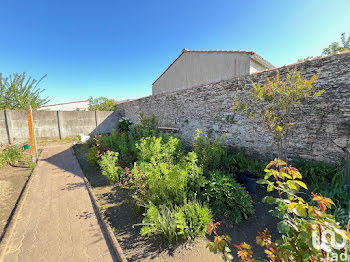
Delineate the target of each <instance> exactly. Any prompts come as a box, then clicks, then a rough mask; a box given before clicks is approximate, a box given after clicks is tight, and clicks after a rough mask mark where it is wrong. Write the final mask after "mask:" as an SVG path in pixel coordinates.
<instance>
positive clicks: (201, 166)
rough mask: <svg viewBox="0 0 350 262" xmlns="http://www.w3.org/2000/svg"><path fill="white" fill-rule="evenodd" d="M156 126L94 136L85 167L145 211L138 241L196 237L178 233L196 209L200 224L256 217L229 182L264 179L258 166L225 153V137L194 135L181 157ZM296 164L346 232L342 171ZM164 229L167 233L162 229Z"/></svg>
mask: <svg viewBox="0 0 350 262" xmlns="http://www.w3.org/2000/svg"><path fill="white" fill-rule="evenodd" d="M157 124H158V122H157V120H156V118H155V117H154V116H152V117H150V118H146V117H144V116H143V115H141V124H139V125H132V124H131V123H130V122H129V121H128V120H126V119H124V120H122V121H121V123H120V125H119V130H121V131H122V132H112V133H111V134H110V135H98V136H95V137H94V138H92V139H91V140H90V141H89V145H90V146H91V149H90V152H89V154H88V158H89V159H90V161H91V162H92V163H95V164H96V165H99V166H100V168H101V170H102V173H103V175H105V176H106V177H107V178H108V179H109V181H110V182H111V183H119V184H120V185H122V186H123V187H126V188H128V189H129V190H130V192H131V194H132V195H133V197H134V199H135V201H136V203H137V205H139V206H141V207H143V208H145V211H146V212H145V218H144V221H143V229H142V230H141V233H142V234H143V235H145V236H150V235H162V236H163V237H164V238H166V239H167V240H168V241H169V242H173V241H178V240H180V239H182V240H185V239H188V238H193V236H194V235H197V236H199V235H201V234H202V233H203V232H204V231H205V228H203V230H204V231H201V232H199V231H198V230H197V229H194V228H193V227H191V226H189V227H188V228H187V230H185V231H184V232H187V233H183V232H182V231H183V230H181V228H182V226H180V224H179V223H180V222H179V221H180V220H178V219H179V217H181V216H183V217H184V220H183V221H187V222H188V223H190V222H189V221H192V218H191V217H189V215H188V214H195V213H193V212H194V211H193V212H185V211H184V210H187V209H191V210H192V209H193V210H197V211H196V212H199V211H198V205H199V206H201V208H202V209H201V210H209V212H206V211H203V212H204V213H205V212H206V214H207V216H203V217H211V214H213V215H214V216H215V217H216V218H226V219H229V220H230V221H232V222H234V223H237V224H238V223H240V222H241V221H242V219H246V218H247V217H248V216H249V215H251V214H252V213H253V212H254V209H253V207H252V204H251V197H250V195H249V194H247V193H246V192H245V191H244V190H243V189H242V187H241V186H240V185H239V184H237V183H236V182H235V180H234V179H233V178H235V177H237V176H239V174H241V173H242V172H244V171H249V172H253V173H256V174H257V175H262V174H263V173H264V165H263V164H262V163H261V162H258V161H253V160H249V159H247V158H246V157H244V156H243V155H242V154H235V153H231V152H230V150H229V149H228V148H226V147H225V143H224V142H225V141H224V140H225V137H224V136H223V137H220V138H218V139H210V138H209V137H208V136H206V135H203V134H202V133H201V131H198V132H197V134H196V136H195V142H194V145H193V152H189V153H185V151H184V146H183V144H182V142H181V140H180V139H178V138H176V137H174V136H172V135H165V134H161V133H160V132H159V131H158V130H157ZM296 165H297V166H298V167H300V169H301V171H302V173H303V174H304V176H305V179H306V181H307V182H308V183H310V184H311V185H312V190H313V191H314V192H315V193H320V194H322V195H326V196H330V197H331V198H332V199H333V200H334V201H335V204H336V205H335V206H333V207H332V208H331V209H329V210H327V212H329V213H332V214H334V215H335V217H336V219H337V221H339V222H340V224H341V225H342V226H345V225H346V223H347V221H348V213H347V210H348V199H349V192H348V190H347V188H346V186H345V185H344V183H343V181H342V175H341V172H342V167H341V165H328V164H324V163H314V162H305V161H304V162H298V163H296ZM309 201H310V202H312V199H310V200H309ZM203 204H204V205H203ZM206 205H207V206H208V207H209V209H208V208H206ZM194 206H196V207H197V208H196V209H195V208H194ZM180 213H181V214H182V215H179V214H180ZM186 214H187V215H186ZM197 215H198V214H197ZM198 217H200V216H198ZM181 221H182V220H181ZM169 223H170V224H169ZM166 224H168V227H169V228H168V230H164V229H163V228H162V227H163V226H165V225H166ZM190 224H191V223H190ZM171 228H173V229H171ZM174 228H177V230H174Z"/></svg>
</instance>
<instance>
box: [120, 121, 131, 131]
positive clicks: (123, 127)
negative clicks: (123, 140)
mask: <svg viewBox="0 0 350 262" xmlns="http://www.w3.org/2000/svg"><path fill="white" fill-rule="evenodd" d="M131 125H132V122H131V121H130V120H129V118H127V117H123V118H122V119H120V120H119V122H118V131H119V132H129V131H130V126H131Z"/></svg>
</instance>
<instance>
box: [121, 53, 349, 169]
mask: <svg viewBox="0 0 350 262" xmlns="http://www.w3.org/2000/svg"><path fill="white" fill-rule="evenodd" d="M294 67H297V68H298V70H300V71H301V72H302V74H303V76H305V77H308V78H309V77H311V76H312V75H313V74H316V73H318V74H319V80H318V81H317V83H316V84H315V86H316V88H317V89H325V90H326V92H325V93H324V94H323V95H322V96H321V97H319V98H317V99H315V100H313V101H310V102H308V103H304V104H301V105H300V107H298V110H296V111H295V112H294V114H295V116H296V118H297V121H296V124H295V126H294V127H293V129H292V132H291V135H290V139H289V145H288V150H287V151H288V155H289V156H290V157H292V158H295V157H302V158H306V159H313V160H320V161H326V162H332V161H337V160H338V159H339V158H340V157H343V156H344V155H345V153H344V151H343V149H342V148H344V147H345V146H347V143H348V142H349V137H350V53H349V52H348V53H342V54H338V55H334V56H330V57H325V58H319V59H314V60H311V61H306V62H303V63H299V64H294V65H289V66H286V67H282V68H279V69H274V70H270V71H265V72H260V73H256V74H252V75H249V76H242V77H236V78H234V79H231V80H228V81H221V82H218V83H213V84H208V85H204V86H201V87H196V88H191V89H187V90H182V91H178V92H174V93H170V94H160V95H155V96H149V97H144V98H141V99H137V100H133V101H128V102H124V103H121V104H119V108H121V109H122V111H123V114H125V116H127V117H129V118H130V119H131V120H133V121H135V122H138V121H139V113H140V112H144V113H145V115H151V114H152V113H154V114H155V115H156V116H157V117H158V118H159V119H160V124H161V125H162V126H169V127H177V128H179V134H180V136H181V137H182V138H183V139H184V140H185V142H187V143H192V141H193V137H194V135H195V132H196V129H199V128H200V129H202V130H203V131H204V132H205V133H208V132H210V133H212V134H213V136H214V137H217V136H220V135H222V134H226V137H227V143H228V144H229V145H230V146H233V147H237V148H245V149H246V150H247V151H248V152H250V153H258V154H259V155H261V156H263V157H264V158H272V157H273V154H275V153H276V151H277V150H276V148H275V146H274V144H273V142H272V141H273V139H272V137H271V135H270V133H269V132H268V131H267V130H266V129H265V128H264V125H263V124H262V123H261V120H259V119H254V120H251V119H249V118H247V117H246V116H245V115H244V114H241V113H234V112H233V111H232V106H233V100H234V97H235V95H236V94H237V95H238V97H239V99H241V100H244V95H243V94H244V92H242V90H245V89H247V88H251V86H252V83H261V84H263V83H264V82H265V80H266V77H270V78H273V77H274V76H275V74H276V71H277V70H280V74H281V77H282V78H283V77H284V76H285V75H286V72H287V70H289V69H292V68H294ZM316 105H317V107H318V108H319V109H317V110H314V107H315V106H316Z"/></svg>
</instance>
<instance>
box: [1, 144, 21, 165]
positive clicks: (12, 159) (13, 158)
mask: <svg viewBox="0 0 350 262" xmlns="http://www.w3.org/2000/svg"><path fill="white" fill-rule="evenodd" d="M21 158H22V150H21V149H20V148H19V147H16V146H11V147H9V148H6V149H5V150H3V151H2V152H1V153H0V167H1V166H4V165H5V164H9V165H14V164H16V163H18V161H19V160H21Z"/></svg>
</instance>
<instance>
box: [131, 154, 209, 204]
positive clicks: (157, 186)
mask: <svg viewBox="0 0 350 262" xmlns="http://www.w3.org/2000/svg"><path fill="white" fill-rule="evenodd" d="M165 158H166V159H167V158H168V157H165ZM196 162H197V156H196V154H195V153H193V152H190V153H188V154H187V155H186V156H185V157H183V158H182V159H181V161H179V162H178V163H177V164H172V163H169V162H161V161H158V162H157V161H151V162H138V163H135V166H134V168H133V169H132V171H131V172H132V175H133V179H132V183H133V185H132V186H131V188H132V189H133V191H134V198H135V199H136V200H137V203H139V204H140V205H144V204H147V203H149V202H152V203H153V204H155V205H157V206H158V205H168V206H173V205H182V204H184V203H186V202H187V200H191V199H192V198H193V197H194V196H195V195H196V194H197V193H198V192H199V190H200V187H201V184H203V180H204V178H203V177H202V170H201V168H199V167H198V166H197V164H196Z"/></svg>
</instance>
